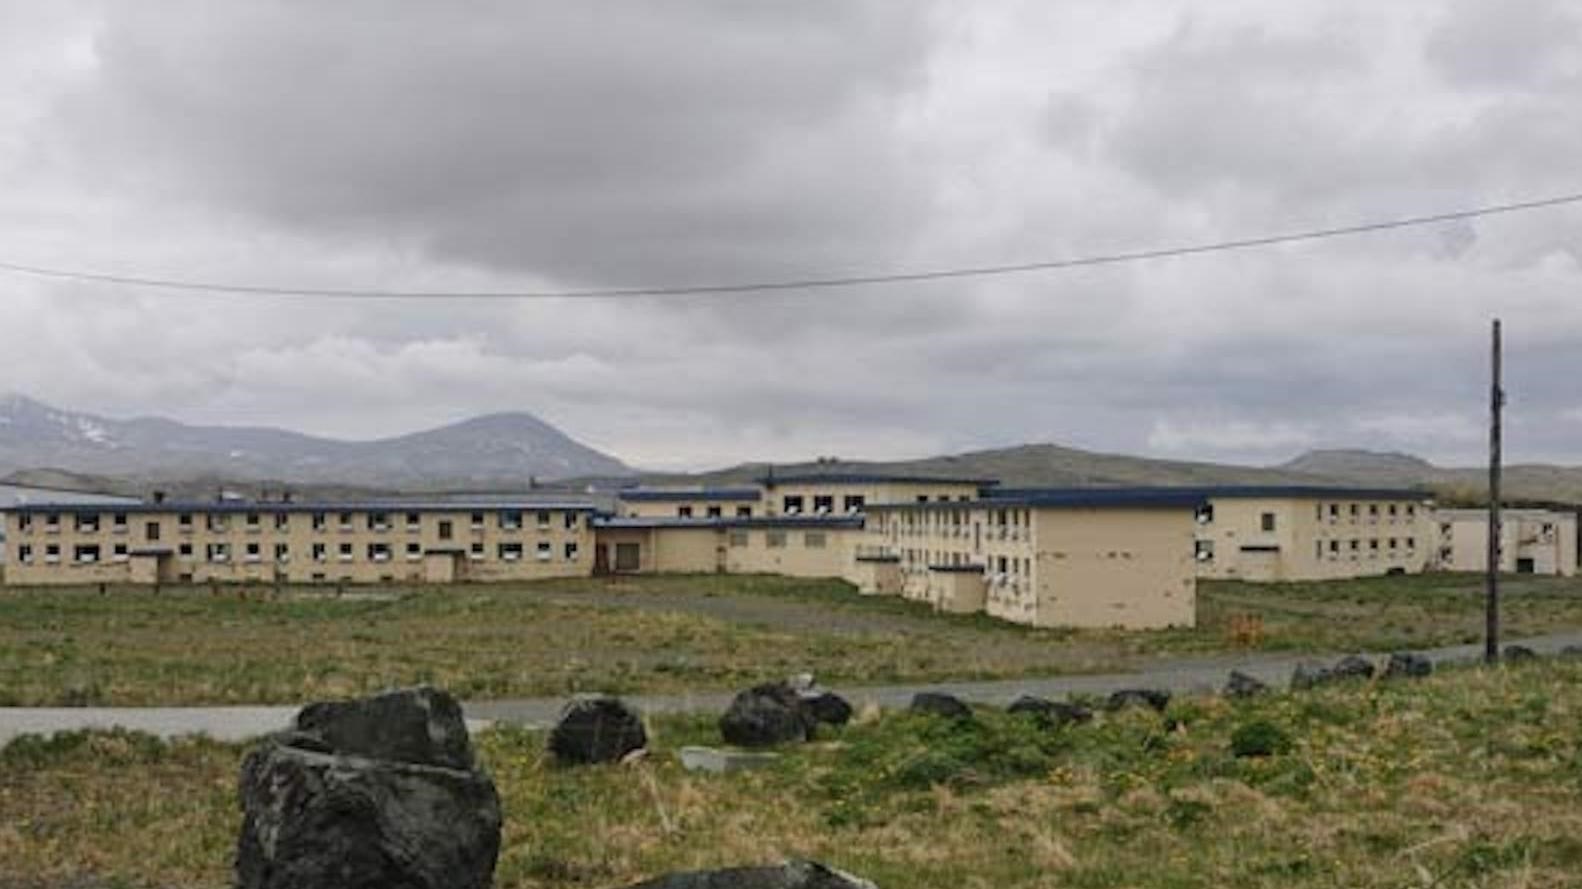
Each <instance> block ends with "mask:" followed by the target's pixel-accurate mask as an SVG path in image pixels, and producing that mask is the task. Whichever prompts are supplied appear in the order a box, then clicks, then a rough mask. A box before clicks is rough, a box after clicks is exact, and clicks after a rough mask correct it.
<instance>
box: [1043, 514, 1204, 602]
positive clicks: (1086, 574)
mask: <svg viewBox="0 0 1582 889" xmlns="http://www.w3.org/2000/svg"><path fill="white" fill-rule="evenodd" d="M1034 533H1035V534H1036V536H1037V546H1036V550H1037V556H1036V562H1037V568H1036V571H1035V574H1036V577H1037V586H1036V589H1037V606H1036V611H1035V616H1034V620H1033V623H1034V624H1035V625H1037V626H1047V627H1124V628H1127V629H1159V628H1163V627H1190V626H1194V625H1195V624H1196V622H1197V578H1196V575H1195V573H1194V571H1193V565H1192V540H1193V518H1192V512H1191V510H1187V509H1181V508H1174V509H1166V508H1158V509H1141V508H1139V509H1121V508H1105V509H1040V510H1037V511H1035V513H1034Z"/></svg>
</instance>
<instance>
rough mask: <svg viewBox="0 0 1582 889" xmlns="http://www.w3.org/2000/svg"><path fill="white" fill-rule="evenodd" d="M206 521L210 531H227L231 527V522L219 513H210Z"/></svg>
mask: <svg viewBox="0 0 1582 889" xmlns="http://www.w3.org/2000/svg"><path fill="white" fill-rule="evenodd" d="M204 521H205V524H207V525H208V527H209V530H210V531H216V532H220V531H226V530H228V529H229V528H230V527H231V523H230V520H229V519H227V518H226V517H225V516H223V515H220V514H218V513H212V512H211V513H209V514H208V516H207V517H206V518H205V520H204Z"/></svg>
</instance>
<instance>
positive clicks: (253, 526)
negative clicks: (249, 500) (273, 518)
mask: <svg viewBox="0 0 1582 889" xmlns="http://www.w3.org/2000/svg"><path fill="white" fill-rule="evenodd" d="M258 522H259V515H258V513H256V512H250V513H248V514H247V519H246V524H247V530H249V531H257V530H258Z"/></svg>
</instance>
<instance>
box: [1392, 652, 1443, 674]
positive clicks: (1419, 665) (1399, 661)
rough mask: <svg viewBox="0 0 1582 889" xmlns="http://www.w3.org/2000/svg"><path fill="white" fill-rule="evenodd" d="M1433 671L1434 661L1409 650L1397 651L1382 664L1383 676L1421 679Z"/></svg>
mask: <svg viewBox="0 0 1582 889" xmlns="http://www.w3.org/2000/svg"><path fill="white" fill-rule="evenodd" d="M1433 672H1434V662H1433V661H1431V660H1429V659H1428V658H1426V657H1424V656H1422V655H1420V654H1417V653H1416V652H1411V651H1397V652H1395V653H1393V654H1391V655H1390V659H1389V661H1387V662H1386V663H1385V665H1384V678H1385V679H1395V678H1399V677H1405V678H1408V679H1421V678H1422V677H1424V676H1427V675H1429V674H1430V673H1433Z"/></svg>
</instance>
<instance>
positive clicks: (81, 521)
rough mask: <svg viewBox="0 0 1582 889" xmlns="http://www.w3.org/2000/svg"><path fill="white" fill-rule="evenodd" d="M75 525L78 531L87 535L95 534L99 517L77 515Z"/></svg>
mask: <svg viewBox="0 0 1582 889" xmlns="http://www.w3.org/2000/svg"><path fill="white" fill-rule="evenodd" d="M76 524H77V530H78V531H82V532H85V533H88V534H93V533H97V532H98V530H99V517H98V516H97V515H95V514H93V513H79V514H78V516H77V522H76Z"/></svg>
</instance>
